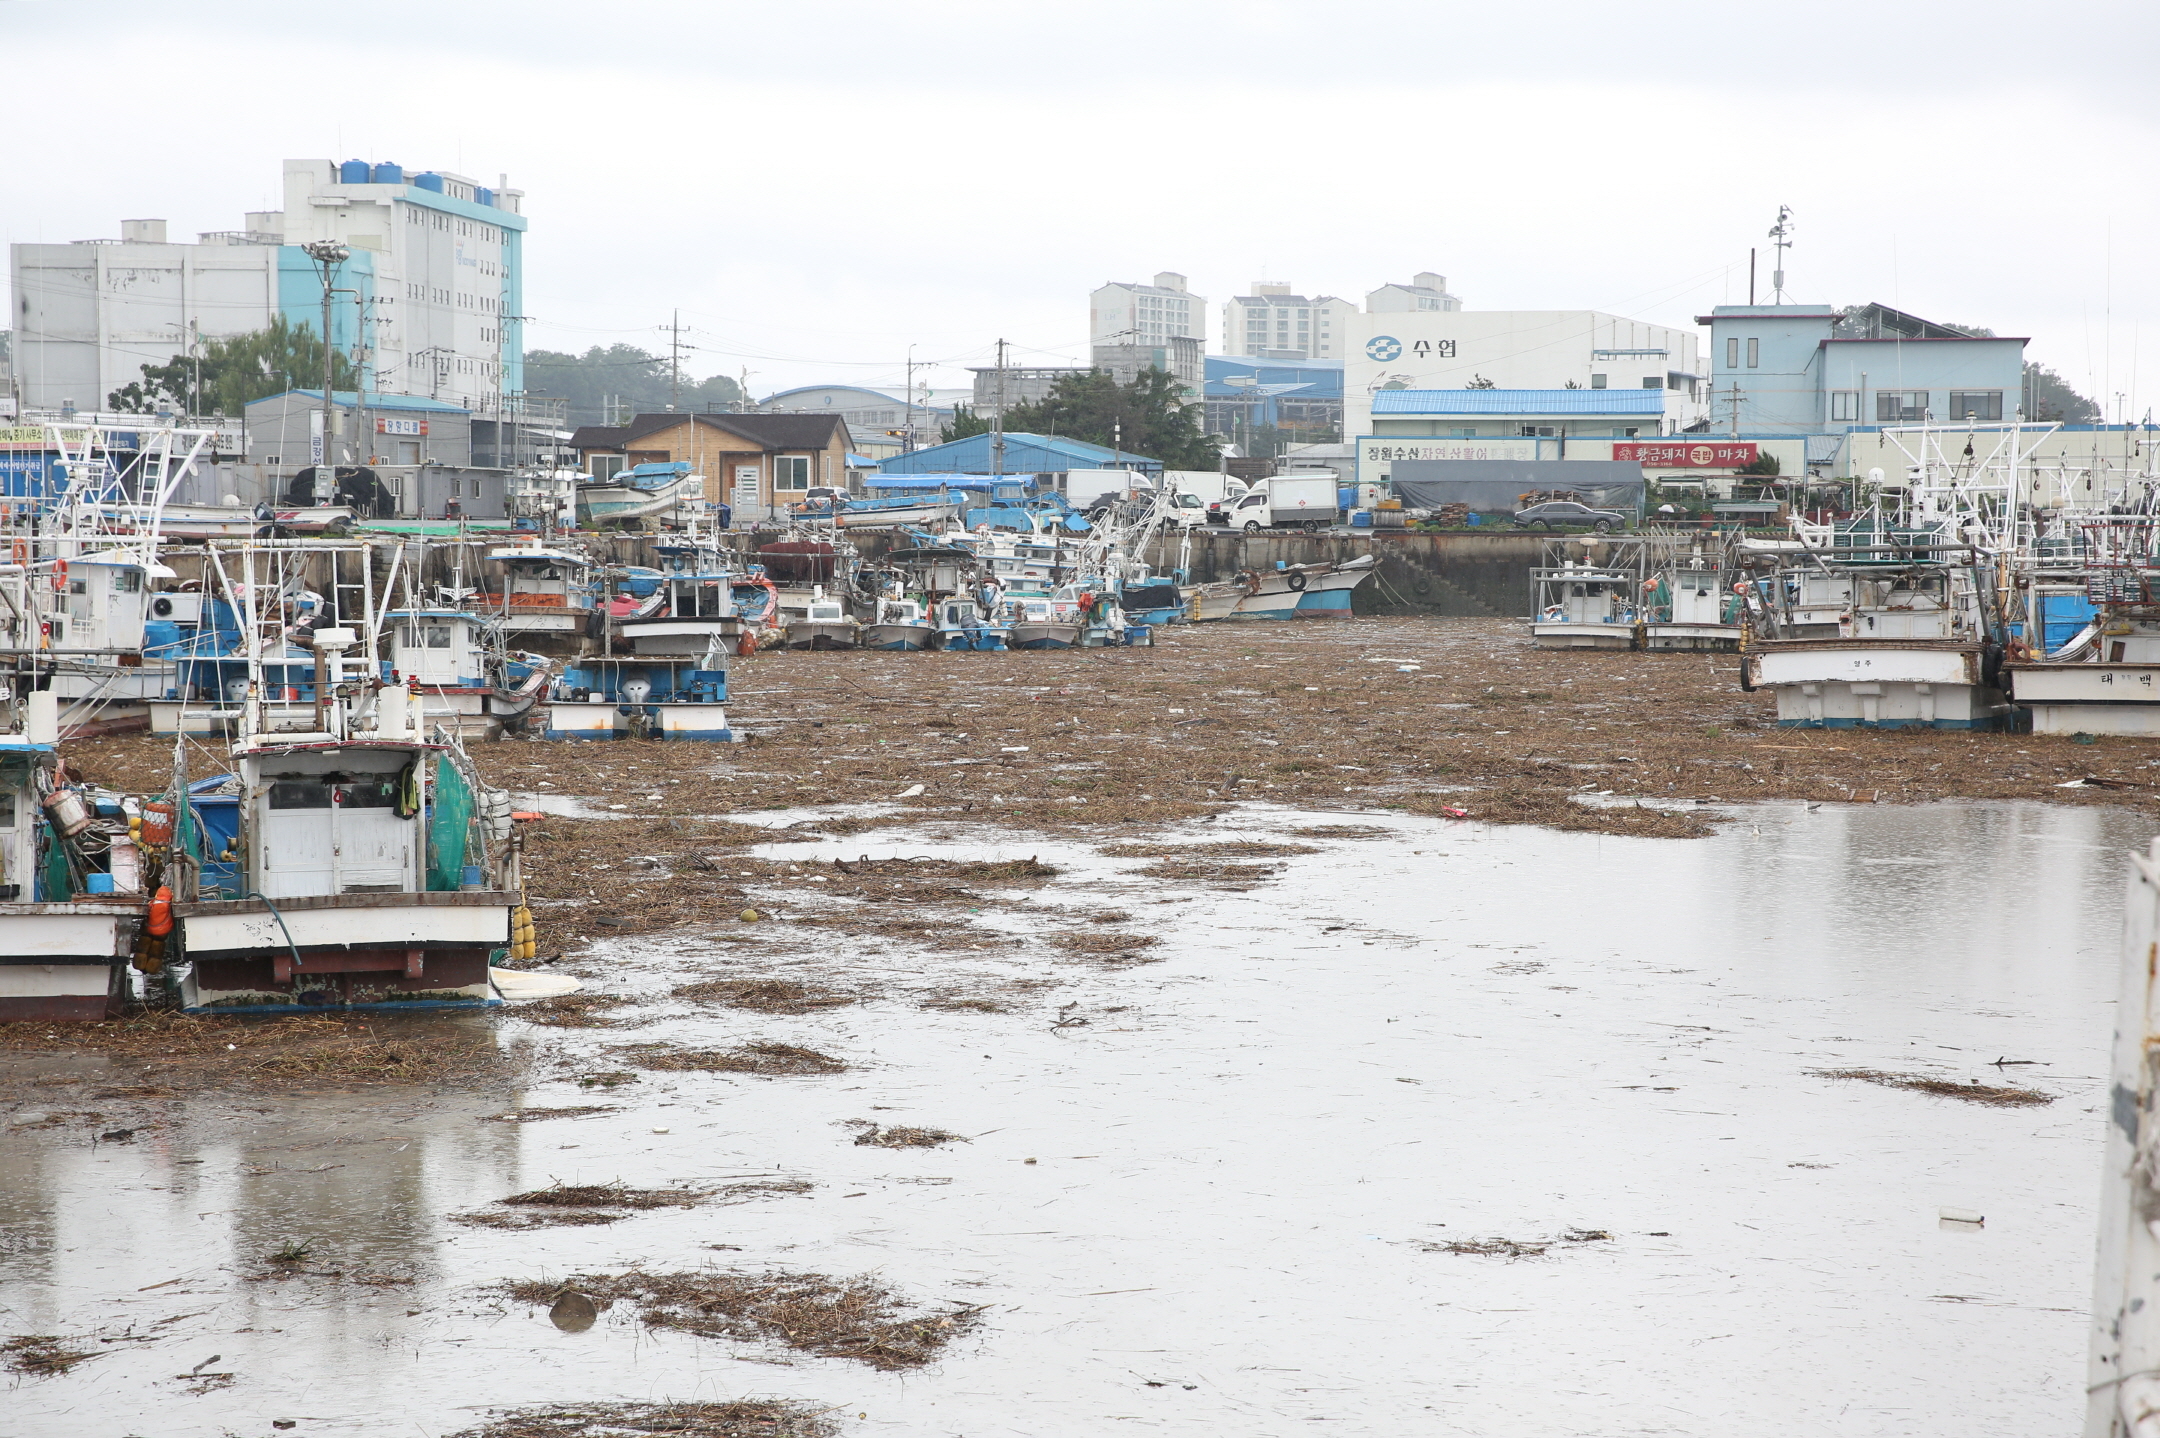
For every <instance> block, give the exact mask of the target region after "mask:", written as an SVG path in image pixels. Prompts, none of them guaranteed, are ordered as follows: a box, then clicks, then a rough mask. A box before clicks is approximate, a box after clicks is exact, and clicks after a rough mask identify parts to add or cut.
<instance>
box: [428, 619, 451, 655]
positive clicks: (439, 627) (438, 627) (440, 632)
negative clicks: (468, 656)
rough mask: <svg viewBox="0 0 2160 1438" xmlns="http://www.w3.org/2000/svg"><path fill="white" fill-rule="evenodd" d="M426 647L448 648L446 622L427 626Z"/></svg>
mask: <svg viewBox="0 0 2160 1438" xmlns="http://www.w3.org/2000/svg"><path fill="white" fill-rule="evenodd" d="M427 647H428V648H430V649H448V648H449V647H450V626H449V625H447V624H430V625H429V626H428V627H427Z"/></svg>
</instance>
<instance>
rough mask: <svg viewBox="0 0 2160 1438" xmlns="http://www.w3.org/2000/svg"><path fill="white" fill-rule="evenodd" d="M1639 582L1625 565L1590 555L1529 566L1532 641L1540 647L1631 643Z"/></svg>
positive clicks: (1626, 646)
mask: <svg viewBox="0 0 2160 1438" xmlns="http://www.w3.org/2000/svg"><path fill="white" fill-rule="evenodd" d="M1639 583H1640V580H1639V579H1638V578H1637V576H1636V575H1635V574H1634V573H1632V572H1631V571H1629V570H1627V569H1622V568H1617V567H1614V566H1610V565H1603V564H1593V563H1591V562H1589V561H1587V560H1583V561H1577V560H1572V559H1571V560H1563V561H1562V562H1561V563H1560V564H1558V565H1555V566H1550V567H1547V568H1542V569H1533V570H1531V571H1530V584H1531V591H1532V593H1533V594H1534V595H1535V597H1536V604H1537V609H1536V613H1535V614H1534V615H1533V616H1532V617H1531V620H1530V638H1531V642H1532V643H1534V644H1536V645H1537V646H1538V647H1539V648H1540V649H1633V648H1634V647H1635V626H1636V624H1637V623H1638V622H1639V621H1640V617H1641V616H1640V611H1639V610H1638V609H1637V607H1636V594H1635V590H1636V586H1637V585H1638V584H1639Z"/></svg>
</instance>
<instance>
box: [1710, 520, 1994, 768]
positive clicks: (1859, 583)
mask: <svg viewBox="0 0 2160 1438" xmlns="http://www.w3.org/2000/svg"><path fill="white" fill-rule="evenodd" d="M1829 539H1830V542H1829V543H1828V544H1826V545H1825V546H1824V547H1822V548H1821V549H1818V550H1817V551H1815V552H1814V553H1812V554H1811V556H1810V560H1811V563H1810V566H1809V567H1810V568H1813V569H1815V570H1818V571H1820V572H1823V573H1827V574H1829V575H1832V576H1835V577H1837V578H1839V579H1842V581H1843V582H1844V586H1845V587H1846V589H1847V592H1848V593H1849V595H1850V602H1849V604H1848V606H1847V608H1846V610H1845V611H1844V613H1843V615H1842V616H1841V617H1840V619H1839V621H1838V630H1837V633H1836V634H1835V635H1832V636H1824V635H1816V634H1808V635H1795V634H1789V633H1788V632H1787V630H1786V628H1785V626H1784V624H1783V617H1784V611H1783V609H1782V607H1781V606H1782V605H1783V604H1784V603H1785V602H1786V601H1787V600H1788V599H1790V598H1791V597H1793V596H1795V595H1798V594H1801V593H1803V592H1805V591H1804V590H1803V588H1802V586H1801V585H1799V584H1791V585H1788V584H1786V583H1784V582H1782V580H1783V578H1784V577H1783V576H1780V577H1778V578H1773V579H1772V580H1770V581H1767V582H1761V583H1758V584H1757V585H1755V586H1754V587H1753V588H1754V596H1752V597H1751V611H1753V610H1757V609H1759V610H1760V613H1759V614H1757V613H1753V612H1751V616H1750V617H1751V627H1753V628H1754V633H1751V634H1750V636H1749V638H1748V641H1747V647H1746V650H1745V657H1744V658H1743V659H1742V660H1741V665H1742V684H1743V686H1744V687H1747V688H1751V689H1769V690H1772V691H1774V692H1775V693H1776V695H1777V706H1778V723H1779V724H1781V725H1784V726H1786V727H1797V728H1817V729H1819V728H1830V729H1838V728H1854V727H1859V728H1869V729H1876V728H1882V729H1895V728H1906V727H1919V728H1931V729H1982V728H1993V727H1996V726H1997V725H1999V724H2000V723H2001V722H2002V720H2003V718H2004V716H2005V715H2006V713H2007V711H2008V705H2007V704H2006V702H2005V699H2004V696H2003V694H2002V691H2001V688H2000V678H1999V665H2000V663H2001V659H2002V639H2003V633H2002V624H2001V619H2000V616H1999V614H1998V613H1997V612H1996V610H1995V606H1994V591H1993V587H1992V575H1991V573H1990V570H1991V568H1992V566H1991V564H1990V562H1989V560H1988V558H1987V556H1986V555H1984V554H1982V553H1980V552H1978V551H1976V550H1974V549H1973V548H1972V547H1971V546H1970V545H1969V544H1967V543H1964V542H1961V541H1959V540H1957V539H1956V538H1955V537H1954V536H1953V535H1952V534H1950V533H1948V532H1946V531H1945V530H1943V529H1940V528H1935V527H1930V528H1927V529H1920V530H1914V529H1904V528H1899V527H1896V526H1894V525H1892V524H1889V523H1887V522H1885V521H1884V519H1883V517H1882V516H1881V514H1880V512H1879V511H1876V510H1870V511H1869V512H1867V513H1866V514H1863V515H1860V516H1856V518H1855V519H1854V520H1853V521H1852V522H1850V523H1849V524H1847V525H1844V526H1840V527H1839V528H1838V530H1837V532H1836V533H1835V534H1833V535H1831V536H1829ZM1796 577H1797V576H1796ZM1809 617H1814V616H1813V615H1812V614H1810V616H1809ZM1757 625H1759V627H1755V626H1757ZM1810 627H1819V626H1813V625H1811V626H1810Z"/></svg>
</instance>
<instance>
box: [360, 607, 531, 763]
mask: <svg viewBox="0 0 2160 1438" xmlns="http://www.w3.org/2000/svg"><path fill="white" fill-rule="evenodd" d="M382 618H383V628H384V630H385V631H386V633H387V634H388V637H389V646H390V654H389V658H388V667H389V670H390V674H389V678H390V682H392V683H394V684H402V685H404V686H405V687H406V688H407V689H408V690H410V691H411V693H412V702H413V704H414V706H415V708H416V712H417V714H418V715H419V719H420V725H421V732H423V733H433V732H434V731H435V730H436V729H438V728H441V729H447V730H448V731H449V732H451V733H454V734H456V735H458V736H459V737H461V738H480V739H495V738H500V737H501V736H502V734H503V732H504V730H505V729H510V728H516V727H519V726H520V725H522V723H523V721H524V719H525V718H526V716H527V715H529V714H531V713H532V711H533V708H534V706H535V705H536V704H538V703H539V702H540V701H541V699H542V698H544V697H545V695H546V693H547V687H548V681H549V680H550V679H551V678H552V677H553V676H554V672H555V661H552V660H549V659H548V658H546V657H545V656H542V655H538V654H518V655H510V654H507V653H501V652H498V651H497V649H496V648H495V646H492V645H491V644H489V642H488V638H487V632H488V625H487V622H486V621H485V620H483V619H481V618H480V617H479V616H478V615H476V614H472V613H469V612H467V611H465V610H462V609H451V608H435V609H392V610H388V611H386V612H385V613H384V614H383V616H382Z"/></svg>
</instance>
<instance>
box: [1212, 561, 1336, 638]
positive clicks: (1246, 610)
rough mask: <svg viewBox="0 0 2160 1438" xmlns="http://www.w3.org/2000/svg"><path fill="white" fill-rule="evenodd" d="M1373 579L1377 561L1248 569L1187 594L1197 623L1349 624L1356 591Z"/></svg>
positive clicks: (1325, 562)
mask: <svg viewBox="0 0 2160 1438" xmlns="http://www.w3.org/2000/svg"><path fill="white" fill-rule="evenodd" d="M1372 575H1373V557H1372V556H1371V555H1370V554H1361V555H1359V556H1358V557H1357V558H1355V559H1346V560H1343V561H1342V562H1341V563H1334V562H1330V561H1322V562H1320V563H1316V564H1284V565H1281V566H1279V567H1277V568H1275V569H1247V570H1243V571H1241V572H1240V573H1239V574H1238V575H1237V577H1236V578H1235V579H1231V580H1228V581H1219V582H1216V583H1213V584H1200V585H1192V586H1189V587H1187V588H1185V589H1184V590H1183V594H1184V597H1185V603H1186V608H1187V610H1188V612H1189V613H1190V615H1191V617H1192V619H1193V621H1194V622H1196V623H1197V622H1201V621H1206V620H1215V619H1347V618H1348V617H1349V616H1350V612H1351V611H1350V606H1351V601H1352V599H1353V597H1354V596H1355V594H1356V592H1357V587H1358V586H1359V585H1361V584H1363V583H1364V582H1365V581H1366V580H1368V579H1370V578H1372Z"/></svg>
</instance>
